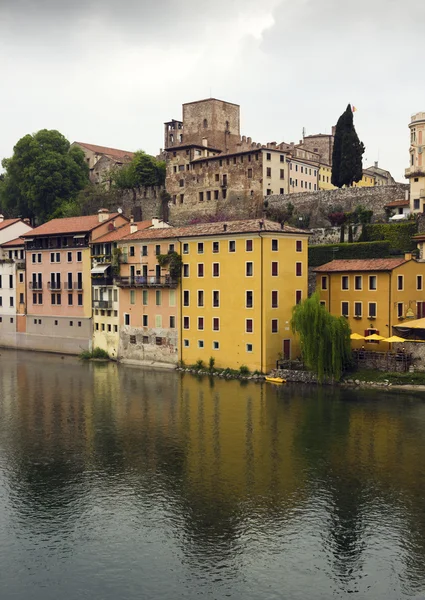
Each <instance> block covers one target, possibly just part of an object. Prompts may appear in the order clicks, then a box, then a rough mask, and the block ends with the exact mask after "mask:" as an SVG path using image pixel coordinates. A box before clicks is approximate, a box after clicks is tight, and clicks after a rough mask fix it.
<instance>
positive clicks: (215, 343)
mask: <svg viewBox="0 0 425 600" xmlns="http://www.w3.org/2000/svg"><path fill="white" fill-rule="evenodd" d="M219 349H220V343H219V342H213V350H219Z"/></svg>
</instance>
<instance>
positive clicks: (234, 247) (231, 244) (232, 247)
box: [229, 240, 236, 252]
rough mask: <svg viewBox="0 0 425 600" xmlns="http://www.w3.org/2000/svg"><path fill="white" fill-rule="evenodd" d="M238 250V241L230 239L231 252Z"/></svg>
mask: <svg viewBox="0 0 425 600" xmlns="http://www.w3.org/2000/svg"><path fill="white" fill-rule="evenodd" d="M235 251H236V242H235V241H234V240H230V241H229V252H235Z"/></svg>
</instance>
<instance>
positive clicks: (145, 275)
mask: <svg viewBox="0 0 425 600" xmlns="http://www.w3.org/2000/svg"><path fill="white" fill-rule="evenodd" d="M142 277H143V283H146V282H147V280H148V265H142Z"/></svg>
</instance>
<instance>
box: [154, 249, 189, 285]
mask: <svg viewBox="0 0 425 600" xmlns="http://www.w3.org/2000/svg"><path fill="white" fill-rule="evenodd" d="M156 259H157V261H158V264H159V266H160V267H161V268H163V269H165V268H167V267H168V271H169V273H170V277H171V279H175V280H176V281H177V280H179V279H180V274H181V271H182V264H183V261H182V257H181V256H180V254H178V252H169V253H168V254H158V255H157V257H156Z"/></svg>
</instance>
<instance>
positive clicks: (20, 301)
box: [19, 294, 24, 304]
mask: <svg viewBox="0 0 425 600" xmlns="http://www.w3.org/2000/svg"><path fill="white" fill-rule="evenodd" d="M19 304H24V294H19Z"/></svg>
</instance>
